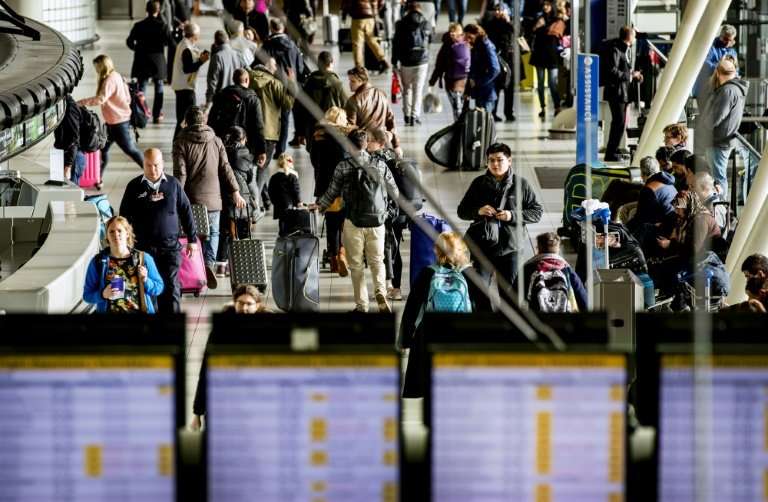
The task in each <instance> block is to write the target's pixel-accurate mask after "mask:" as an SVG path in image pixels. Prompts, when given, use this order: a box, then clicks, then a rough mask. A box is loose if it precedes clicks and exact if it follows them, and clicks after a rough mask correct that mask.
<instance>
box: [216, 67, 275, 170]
mask: <svg viewBox="0 0 768 502" xmlns="http://www.w3.org/2000/svg"><path fill="white" fill-rule="evenodd" d="M233 80H234V82H235V83H234V84H233V85H231V86H229V87H227V88H225V89H222V90H221V91H219V92H218V93H216V96H214V98H213V107H212V108H211V111H210V113H209V114H208V125H209V126H211V128H212V129H213V130H214V132H216V136H218V137H219V138H222V139H223V138H224V136H225V135H226V133H227V131H228V130H229V129H230V128H231V127H232V126H240V127H242V128H243V129H245V131H246V133H247V135H248V143H247V144H248V151H249V152H250V153H251V155H253V158H254V159H256V161H257V163H258V164H259V166H263V165H264V162H266V160H267V155H266V151H267V149H266V143H265V141H264V114H263V112H262V110H261V101H260V100H259V96H258V95H256V91H254V90H253V89H251V88H250V87H249V86H250V85H251V77H250V75H249V74H248V70H246V69H244V68H238V69H237V70H235V73H234V74H233Z"/></svg>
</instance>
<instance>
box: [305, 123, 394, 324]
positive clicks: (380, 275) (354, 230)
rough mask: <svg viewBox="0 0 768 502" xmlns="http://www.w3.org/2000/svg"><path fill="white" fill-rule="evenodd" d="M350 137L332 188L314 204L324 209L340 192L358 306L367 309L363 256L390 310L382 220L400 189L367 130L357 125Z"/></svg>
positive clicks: (344, 235) (378, 300)
mask: <svg viewBox="0 0 768 502" xmlns="http://www.w3.org/2000/svg"><path fill="white" fill-rule="evenodd" d="M347 137H348V139H349V141H351V142H352V145H353V146H354V147H355V151H354V152H353V154H352V155H350V156H349V157H348V158H346V159H345V160H343V161H341V162H340V163H339V165H338V166H336V170H335V171H334V172H333V178H332V179H331V183H330V185H329V186H328V190H326V192H325V193H324V194H323V195H322V196H321V197H320V198H319V199H318V200H317V203H316V204H315V205H313V206H312V207H317V208H319V209H320V210H321V211H325V210H326V209H328V207H329V206H330V205H331V204H332V203H333V201H334V199H336V197H338V196H341V198H342V199H343V200H344V209H345V211H346V219H345V220H344V230H343V233H342V241H343V244H344V249H345V250H346V256H347V260H348V261H349V269H350V271H351V274H350V275H351V276H352V288H353V289H354V295H355V310H354V311H356V312H367V311H368V288H367V286H366V281H365V274H364V272H365V267H364V262H363V259H365V261H366V262H367V263H368V266H369V267H370V269H371V275H372V276H373V277H372V278H373V283H374V287H375V295H376V303H377V304H378V307H379V312H391V311H392V309H391V308H390V306H389V303H388V302H387V297H386V295H387V285H386V278H385V270H384V221H385V219H386V217H387V200H388V197H391V198H393V199H397V197H398V196H399V191H398V189H397V185H396V184H395V180H394V179H393V178H392V173H390V172H389V169H387V165H386V164H385V163H384V162H383V161H381V160H379V159H376V158H372V157H371V155H370V154H369V153H368V152H367V151H366V149H367V148H368V133H367V132H366V131H365V130H362V129H355V130H353V131H352V132H350V133H349V135H348V136H347ZM388 194H389V195H388Z"/></svg>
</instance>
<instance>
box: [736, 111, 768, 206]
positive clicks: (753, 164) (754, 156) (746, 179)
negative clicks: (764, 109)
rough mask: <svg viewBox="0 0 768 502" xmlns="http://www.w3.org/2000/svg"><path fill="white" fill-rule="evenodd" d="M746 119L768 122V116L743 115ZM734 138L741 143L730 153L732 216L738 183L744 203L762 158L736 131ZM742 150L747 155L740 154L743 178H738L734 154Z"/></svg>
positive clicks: (737, 200)
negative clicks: (742, 162) (742, 161)
mask: <svg viewBox="0 0 768 502" xmlns="http://www.w3.org/2000/svg"><path fill="white" fill-rule="evenodd" d="M747 119H755V120H750V122H768V117H744V119H743V120H744V121H746V120H747ZM758 119H762V120H758ZM734 139H735V140H736V141H738V142H739V143H740V145H741V147H740V148H734V150H733V152H732V153H731V167H732V170H731V210H732V211H733V214H734V216H738V206H739V204H738V202H739V199H738V196H739V185H741V187H742V195H743V198H744V199H743V200H744V203H745V204H746V202H747V196H748V195H749V191H750V190H751V189H752V178H753V177H754V173H755V171H756V170H757V165H758V164H759V163H760V160H761V159H762V155H760V152H758V151H757V150H756V149H755V147H753V146H752V144H751V143H750V142H749V141H747V139H746V138H745V137H744V136H742V135H741V134H739V133H738V132H737V133H736V134H735V135H734ZM743 150H746V151H747V155H746V156H744V155H742V157H743V160H744V173H743V179H741V180H740V179H739V178H740V177H741V175H740V173H739V168H738V166H737V165H736V156H737V153H739V152H743Z"/></svg>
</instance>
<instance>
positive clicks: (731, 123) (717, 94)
mask: <svg viewBox="0 0 768 502" xmlns="http://www.w3.org/2000/svg"><path fill="white" fill-rule="evenodd" d="M710 86H711V87H710V88H711V93H709V95H708V98H707V100H706V101H705V103H704V106H703V108H702V111H701V115H700V117H699V120H698V124H700V125H701V126H700V127H698V128H697V130H696V138H695V139H696V140H695V142H694V144H695V146H696V150H697V153H703V154H704V155H705V156H706V158H707V162H708V163H709V165H710V166H711V168H712V177H713V178H715V182H716V183H717V184H718V185H720V187H721V189H722V193H723V195H724V196H725V197H726V198H727V197H728V196H729V193H728V176H727V168H728V158H729V157H730V156H731V151H732V150H733V148H734V146H736V145H735V143H734V142H735V140H734V137H735V135H736V133H738V132H739V125H740V124H741V119H742V116H743V115H744V101H745V100H746V97H747V90H748V88H749V83H748V82H746V81H745V80H742V79H740V78H739V75H738V73H737V71H736V64H735V61H734V60H733V59H732V58H730V57H729V56H726V57H724V58H723V59H721V60H720V62H719V63H718V65H717V68H716V69H715V73H714V74H713V75H712V79H711V81H710Z"/></svg>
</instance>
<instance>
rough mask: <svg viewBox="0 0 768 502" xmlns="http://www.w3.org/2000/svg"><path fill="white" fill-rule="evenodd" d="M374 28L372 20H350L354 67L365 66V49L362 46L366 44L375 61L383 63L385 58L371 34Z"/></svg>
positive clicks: (374, 24)
mask: <svg viewBox="0 0 768 502" xmlns="http://www.w3.org/2000/svg"><path fill="white" fill-rule="evenodd" d="M375 26H376V23H375V20H374V19H373V18H367V19H353V20H352V27H351V30H352V33H351V34H352V56H353V58H354V60H355V66H365V58H364V51H365V47H364V45H363V44H368V47H370V48H371V51H372V52H373V54H374V56H376V59H377V60H379V61H384V58H385V57H386V56H385V54H384V51H383V50H382V49H381V46H380V45H379V42H378V41H377V40H376V37H375V36H374V33H373V30H374V28H375Z"/></svg>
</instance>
